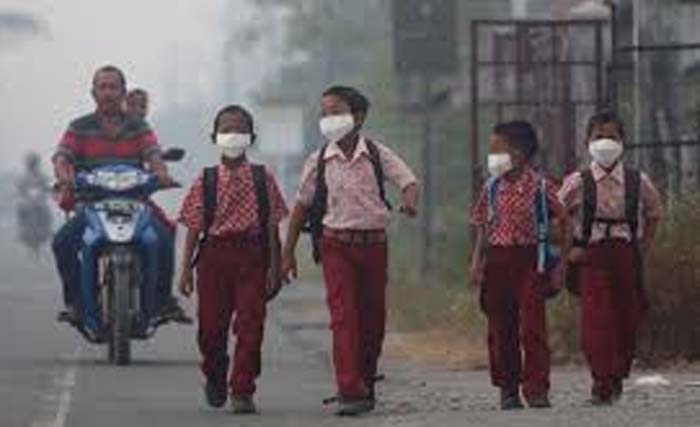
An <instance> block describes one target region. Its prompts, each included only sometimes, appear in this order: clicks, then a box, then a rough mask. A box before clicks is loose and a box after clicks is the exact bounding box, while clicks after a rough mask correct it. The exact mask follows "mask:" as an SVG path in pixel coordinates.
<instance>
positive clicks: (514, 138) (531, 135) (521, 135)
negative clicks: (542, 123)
mask: <svg viewBox="0 0 700 427" xmlns="http://www.w3.org/2000/svg"><path fill="white" fill-rule="evenodd" d="M493 133H494V134H495V135H498V136H501V137H503V138H505V140H506V142H507V143H508V145H510V146H511V147H513V148H515V149H516V150H518V151H520V152H521V153H523V154H525V157H526V158H527V159H528V160H530V159H532V158H533V157H534V156H535V154H537V149H538V148H539V139H538V138H537V132H536V131H535V128H534V127H533V126H532V124H530V122H527V121H524V120H514V121H511V122H503V123H499V124H497V125H496V126H494V127H493Z"/></svg>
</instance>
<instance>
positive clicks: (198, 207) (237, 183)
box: [178, 162, 289, 236]
mask: <svg viewBox="0 0 700 427" xmlns="http://www.w3.org/2000/svg"><path fill="white" fill-rule="evenodd" d="M266 172H267V180H266V181H267V192H268V197H269V200H270V221H272V223H273V224H279V223H280V222H281V221H282V220H283V219H284V218H286V217H287V215H288V214H289V210H288V209H287V204H286V203H285V201H284V198H283V197H282V193H281V192H280V189H279V187H278V185H277V180H276V179H275V177H274V176H273V175H272V173H271V172H270V170H269V169H267V168H266ZM217 176H218V181H217V195H216V205H217V207H216V214H215V215H214V219H213V221H212V225H211V228H210V230H209V234H211V235H213V236H225V235H230V234H248V233H250V234H259V232H260V223H259V218H258V201H257V198H256V195H255V183H254V182H253V168H252V166H251V164H250V163H248V162H246V163H244V164H242V165H240V166H238V167H236V168H231V167H229V166H225V165H218V166H217ZM203 186H204V176H203V173H200V175H199V177H198V178H197V180H196V181H195V183H194V184H193V185H192V187H191V188H190V190H189V192H188V193H187V196H185V199H184V201H183V203H182V207H181V209H180V215H179V219H178V221H179V222H180V223H181V224H183V225H184V226H186V227H187V228H189V229H190V230H193V231H196V232H201V231H202V226H203V225H202V221H203V217H202V214H203V209H204V195H203Z"/></svg>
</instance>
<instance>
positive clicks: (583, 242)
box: [566, 167, 646, 304]
mask: <svg viewBox="0 0 700 427" xmlns="http://www.w3.org/2000/svg"><path fill="white" fill-rule="evenodd" d="M624 174H625V218H622V219H610V218H596V207H597V205H598V187H597V185H596V182H595V178H594V177H593V172H592V171H591V169H590V168H588V169H586V170H584V171H582V172H581V179H582V180H583V204H582V206H581V210H582V214H583V215H582V218H581V225H582V230H581V239H580V240H576V241H575V242H574V244H575V246H579V247H586V246H588V243H589V242H590V240H591V233H592V231H593V224H595V223H599V224H605V225H607V233H610V229H611V227H613V226H616V225H621V224H627V225H628V226H629V228H630V235H631V237H632V245H633V246H634V250H635V254H636V257H637V288H638V291H639V292H640V295H641V296H642V299H643V301H644V302H645V304H646V297H645V295H644V271H643V270H644V268H643V263H642V253H641V250H640V247H639V238H638V237H639V236H638V231H639V194H640V187H641V173H640V172H639V171H638V170H636V169H632V168H627V167H626V168H624ZM580 267H581V266H580V264H570V265H569V269H568V271H567V278H566V288H567V289H568V290H569V292H571V293H572V294H573V295H575V296H578V295H579V293H580V288H581V268H580Z"/></svg>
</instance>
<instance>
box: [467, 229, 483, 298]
mask: <svg viewBox="0 0 700 427" xmlns="http://www.w3.org/2000/svg"><path fill="white" fill-rule="evenodd" d="M484 238H485V236H484V229H483V227H478V228H477V231H476V239H475V241H474V250H473V252H472V258H471V263H470V265H469V279H470V280H471V283H472V286H473V287H475V288H478V287H479V286H481V282H482V281H483V280H484V263H485V256H484V255H485V254H484Z"/></svg>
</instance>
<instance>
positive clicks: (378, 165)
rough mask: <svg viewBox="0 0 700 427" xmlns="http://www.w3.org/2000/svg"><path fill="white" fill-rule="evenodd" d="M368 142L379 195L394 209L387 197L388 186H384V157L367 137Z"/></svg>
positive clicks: (387, 205)
mask: <svg viewBox="0 0 700 427" xmlns="http://www.w3.org/2000/svg"><path fill="white" fill-rule="evenodd" d="M365 143H366V144H367V151H369V160H370V162H372V168H373V169H374V176H375V178H376V179H377V186H378V187H379V197H380V198H381V199H382V202H384V205H386V208H387V209H389V210H392V206H391V203H390V202H389V200H388V199H387V197H386V188H385V187H384V181H385V179H384V178H385V177H384V168H383V167H382V158H381V155H380V153H379V148H378V147H377V144H375V143H374V142H373V141H372V140H370V139H365Z"/></svg>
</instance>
